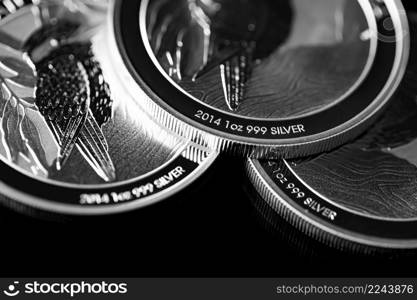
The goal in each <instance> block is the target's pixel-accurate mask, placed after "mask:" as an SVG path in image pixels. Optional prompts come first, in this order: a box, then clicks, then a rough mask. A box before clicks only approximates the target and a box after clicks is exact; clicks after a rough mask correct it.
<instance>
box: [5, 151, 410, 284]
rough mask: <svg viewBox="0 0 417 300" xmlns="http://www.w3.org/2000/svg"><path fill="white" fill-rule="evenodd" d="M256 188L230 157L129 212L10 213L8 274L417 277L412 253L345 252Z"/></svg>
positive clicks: (8, 222)
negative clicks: (274, 208) (321, 240)
mask: <svg viewBox="0 0 417 300" xmlns="http://www.w3.org/2000/svg"><path fill="white" fill-rule="evenodd" d="M231 169H234V174H236V175H235V177H233V176H231V175H229V174H230V170H231ZM247 186H250V185H249V183H248V182H247V180H246V179H245V176H244V168H243V166H242V162H241V160H240V159H233V158H230V157H222V158H220V160H219V161H218V163H217V164H216V165H215V166H214V167H213V168H212V169H211V171H210V172H209V173H208V174H206V175H205V176H203V178H202V179H200V180H199V181H198V182H197V184H194V185H193V186H192V187H191V188H190V189H188V190H186V191H185V192H183V193H181V194H179V195H177V196H175V197H174V198H172V199H170V200H168V201H165V202H163V203H161V204H157V205H155V206H152V207H149V208H146V209H143V210H140V211H137V212H132V213H130V214H127V215H126V214H125V215H119V216H113V217H105V218H84V219H68V218H54V217H51V216H45V215H44V216H38V217H37V218H33V217H27V216H24V215H21V214H17V213H15V212H11V211H9V210H7V209H4V208H2V209H1V210H0V227H1V238H2V242H1V250H0V253H1V265H2V266H1V268H0V276H6V275H7V276H22V275H25V276H161V277H163V276H273V277H274V276H284V277H289V276H380V275H386V276H393V275H398V276H412V275H414V276H416V275H417V269H416V268H415V265H416V264H417V259H415V258H412V257H410V255H409V254H406V255H403V256H401V257H400V258H398V257H396V255H387V256H385V257H384V256H380V257H379V258H369V257H360V256H354V255H348V254H342V253H339V252H336V251H334V250H330V249H329V248H327V247H325V246H323V245H321V244H318V243H317V242H315V241H313V240H310V239H308V238H306V237H304V236H303V235H300V234H299V233H298V232H297V231H296V230H294V229H293V228H291V227H290V226H288V225H286V224H285V223H280V219H279V218H278V217H277V216H276V215H274V214H273V213H272V212H271V211H268V210H265V207H263V205H262V202H259V201H258V200H257V198H256V195H255V194H254V192H253V190H252V189H251V188H247ZM265 216H267V218H265ZM47 219H49V220H47Z"/></svg>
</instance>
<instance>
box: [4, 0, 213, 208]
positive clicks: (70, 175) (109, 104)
mask: <svg viewBox="0 0 417 300" xmlns="http://www.w3.org/2000/svg"><path fill="white" fill-rule="evenodd" d="M93 2H95V1H77V0H73V1H41V2H40V3H37V4H31V5H28V6H25V7H23V8H20V9H17V10H16V11H14V12H12V13H11V14H9V15H7V16H6V17H4V18H3V19H2V20H0V87H1V90H0V96H1V97H0V111H1V113H2V114H1V115H0V161H1V162H0V164H1V168H2V172H1V174H0V191H1V193H3V194H4V195H5V196H7V197H9V198H12V199H14V200H17V201H19V202H21V203H23V204H25V205H29V206H32V207H35V208H39V209H44V210H49V211H54V212H59V213H68V214H102V213H114V212H121V211H125V210H129V209H134V208H138V207H142V206H145V205H149V204H151V203H155V202H157V201H159V200H162V199H164V198H167V197H169V196H170V195H172V194H174V193H175V192H177V191H179V190H181V189H183V188H184V187H185V186H187V185H188V184H190V183H191V182H192V181H193V180H195V179H196V178H197V177H198V176H199V175H200V174H202V173H203V172H204V171H205V170H206V168H208V167H209V166H210V164H211V163H212V162H213V161H214V159H215V158H216V156H217V154H216V153H215V152H213V151H210V150H209V149H207V148H205V147H202V146H199V145H196V144H194V143H192V142H189V141H187V140H185V139H183V138H181V137H179V136H177V135H175V134H173V133H172V132H170V131H168V130H166V129H165V128H163V127H161V126H159V125H158V124H156V123H155V122H154V120H153V119H152V118H151V117H150V116H148V115H147V114H146V113H145V112H144V111H143V110H141V108H140V106H139V105H138V102H140V101H144V100H143V98H146V97H147V96H146V95H145V93H144V92H143V91H142V90H141V89H140V88H138V87H137V85H136V84H134V83H133V84H134V86H135V87H136V88H130V87H129V88H127V86H129V85H131V84H132V82H131V81H129V80H126V78H125V76H124V75H123V74H124V72H127V71H124V65H123V64H121V63H120V62H119V61H118V60H117V57H115V56H114V55H113V53H112V52H111V50H110V49H111V47H110V44H109V43H110V42H109V39H108V26H107V9H103V8H106V7H105V6H104V5H98V6H97V5H94V3H93ZM127 91H129V92H127Z"/></svg>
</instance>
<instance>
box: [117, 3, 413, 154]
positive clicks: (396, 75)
mask: <svg viewBox="0 0 417 300" xmlns="http://www.w3.org/2000/svg"><path fill="white" fill-rule="evenodd" d="M141 1H142V0H130V1H127V0H120V1H114V0H113V2H112V4H111V8H110V9H111V11H112V16H113V18H112V20H113V21H112V24H111V25H112V30H111V31H112V36H113V38H114V39H115V40H116V44H117V49H118V51H119V52H120V54H121V56H122V57H123V60H124V62H125V64H126V65H127V66H128V68H129V71H130V74H131V76H132V77H133V78H134V79H135V81H136V82H137V83H138V84H139V85H140V86H141V87H142V88H143V89H144V90H145V91H146V92H147V93H148V95H149V96H150V99H149V100H151V101H147V102H146V103H144V105H145V107H146V109H147V110H148V111H150V112H151V113H152V115H154V116H155V117H156V118H157V120H158V121H159V122H160V123H162V124H163V125H165V126H167V127H169V128H170V129H172V130H173V131H175V132H177V133H178V134H180V135H183V136H186V137H187V138H191V139H194V140H196V141H197V142H198V143H207V144H208V145H209V146H210V147H211V148H213V149H215V150H218V151H224V150H229V151H230V150H231V151H237V152H238V153H239V154H246V155H247V154H251V155H252V156H253V157H263V156H265V155H266V153H268V152H270V151H271V150H272V149H273V150H275V151H273V152H272V153H270V154H271V155H273V156H276V157H278V156H285V157H294V156H298V155H306V154H311V153H313V152H314V153H315V152H319V151H323V150H327V149H330V148H332V147H334V146H337V145H340V144H341V143H342V142H345V141H347V140H349V139H351V138H353V137H354V136H357V135H358V134H359V133H360V132H362V131H363V130H364V129H365V128H366V127H367V126H368V125H369V123H370V122H372V121H373V120H374V118H375V117H376V116H377V115H378V113H380V111H381V109H382V108H383V107H385V106H386V104H387V102H388V100H389V99H390V98H391V96H392V94H393V93H394V91H395V90H396V89H397V87H398V85H399V83H400V81H401V79H402V77H403V75H404V71H405V67H406V62H407V60H408V51H409V37H408V22H407V20H406V17H405V16H404V15H402V14H401V13H400V12H401V11H403V7H402V5H401V2H400V1H399V0H393V1H388V3H387V6H388V7H389V8H390V11H391V12H392V11H393V10H395V12H396V16H393V17H394V21H396V22H394V23H395V25H396V26H395V28H396V33H398V32H401V33H402V34H403V38H402V39H401V41H400V42H398V41H397V42H396V43H393V44H394V45H395V57H394V59H393V66H392V67H390V69H389V72H390V75H389V76H388V80H387V81H384V87H383V88H382V89H381V90H378V96H377V97H376V98H373V99H370V105H369V106H367V107H366V108H365V109H364V110H362V111H361V112H360V113H359V114H356V115H355V116H354V117H352V118H350V119H349V120H348V121H346V122H344V123H342V124H341V125H339V126H335V127H332V128H331V129H330V130H327V131H323V130H318V132H319V133H318V134H310V135H307V136H304V137H294V138H288V136H286V138H281V139H280V138H276V137H274V138H271V139H265V138H262V139H259V138H254V137H244V136H242V135H236V134H231V133H227V132H225V131H223V130H218V129H213V128H212V127H209V126H207V125H205V124H204V123H202V122H198V121H196V120H195V119H194V118H193V117H192V113H191V115H190V114H184V113H182V112H179V110H178V109H176V108H173V107H172V105H171V104H172V103H170V104H168V103H167V102H174V103H176V104H175V105H180V102H183V103H184V101H176V100H177V99H176V98H175V97H173V95H174V94H175V89H174V87H173V86H172V85H171V84H170V83H169V82H168V81H167V80H166V79H164V78H163V79H164V80H161V81H160V82H158V89H157V90H158V91H157V90H156V88H152V87H151V85H150V84H149V82H150V81H149V80H147V81H145V79H144V78H143V77H147V76H149V74H150V73H152V74H153V73H154V72H155V71H156V72H157V74H153V75H152V76H157V77H163V75H162V74H160V72H159V71H158V70H156V68H155V66H154V64H153V62H151V63H150V64H149V62H146V61H147V60H150V57H149V55H148V53H147V51H146V49H145V51H144V52H142V51H141V52H140V53H141V54H143V55H139V54H138V53H139V52H138V51H137V49H139V48H140V47H141V46H142V48H144V43H143V40H142V39H141V37H140V35H139V33H140V28H139V26H140V25H139V21H138V20H139V14H140V11H139V7H140V3H141ZM386 1H387V0H385V2H386ZM385 2H384V3H385ZM122 13H123V17H120V16H121V14H122ZM136 20H137V21H136ZM135 33H136V34H135ZM132 36H137V37H138V38H132ZM128 37H130V38H128ZM379 48H381V47H379ZM129 53H135V54H136V57H133V56H132V55H129ZM383 61H386V59H384V60H383ZM135 65H136V66H141V67H136V66H135ZM146 66H153V67H152V68H149V67H146ZM157 77H155V78H157ZM161 82H162V85H160V83H161ZM151 84H152V83H151ZM177 92H180V91H178V90H177ZM157 93H167V96H166V97H165V98H164V99H165V100H163V98H161V97H159V96H158V95H157ZM180 93H181V92H180ZM174 98H175V99H174ZM175 101H176V102H175ZM190 101H191V100H190ZM190 101H188V102H185V103H186V104H183V107H184V108H186V107H188V108H189V107H190V105H196V107H202V106H201V105H200V104H198V103H195V102H190ZM151 102H152V103H151ZM343 102H345V101H343ZM203 107H204V109H202V110H203V111H207V110H210V108H209V107H207V105H205V106H203ZM196 110H198V109H196ZM343 111H344V112H349V109H346V110H343ZM213 115H214V116H216V117H215V118H217V116H219V117H220V115H221V114H217V113H215V114H213ZM333 118H335V120H336V121H337V120H340V119H341V118H340V115H334V116H333ZM223 119H231V117H230V116H227V118H223ZM236 119H237V120H244V119H245V118H239V117H237V116H236ZM320 119H321V120H323V117H320ZM327 120H328V118H327ZM267 122H272V123H273V125H274V126H280V125H294V124H302V123H303V122H300V121H297V122H289V121H285V122H284V123H280V124H279V123H277V122H275V121H267ZM236 123H237V124H243V121H242V122H241V121H239V122H236ZM315 124H316V125H324V126H326V125H328V124H329V122H315ZM260 126H262V124H261V125H260ZM272 127H273V126H272ZM274 154H276V155H274Z"/></svg>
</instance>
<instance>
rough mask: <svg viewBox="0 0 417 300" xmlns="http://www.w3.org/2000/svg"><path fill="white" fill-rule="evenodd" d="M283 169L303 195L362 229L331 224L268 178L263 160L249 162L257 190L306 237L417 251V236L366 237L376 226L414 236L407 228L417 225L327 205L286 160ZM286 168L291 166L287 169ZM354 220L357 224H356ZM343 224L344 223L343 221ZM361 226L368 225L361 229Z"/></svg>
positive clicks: (253, 182)
mask: <svg viewBox="0 0 417 300" xmlns="http://www.w3.org/2000/svg"><path fill="white" fill-rule="evenodd" d="M276 162H277V163H278V164H279V165H280V166H284V169H283V172H284V173H288V174H289V176H291V180H292V181H291V182H293V181H294V182H293V183H294V184H295V185H296V186H297V187H299V188H300V189H301V190H303V191H307V192H308V193H310V194H313V195H314V199H313V200H317V201H320V202H321V203H326V204H327V206H328V207H330V208H331V209H332V210H334V211H336V212H337V213H339V214H341V215H342V219H343V218H344V219H347V220H348V221H349V226H353V227H354V226H356V225H357V226H358V228H357V230H356V231H354V230H352V229H346V228H345V227H343V223H342V222H341V223H339V221H337V223H336V222H334V223H331V222H330V221H329V220H328V219H326V218H325V217H323V216H320V215H319V214H314V213H313V212H312V211H311V210H307V208H306V207H305V206H302V205H301V204H299V203H298V202H297V200H296V199H293V198H291V197H290V196H289V194H288V193H285V192H284V191H283V190H282V189H281V188H280V187H279V186H278V183H276V182H275V181H274V180H273V179H272V178H271V176H269V175H268V173H267V171H266V170H265V168H264V167H263V166H262V165H261V162H260V161H259V160H254V159H249V158H248V159H247V162H246V170H247V173H248V176H249V178H250V181H251V182H252V184H253V185H254V187H255V189H256V190H257V191H258V193H259V194H260V195H261V196H262V198H263V199H264V200H265V201H266V202H267V203H268V205H269V206H270V207H271V208H272V209H273V210H275V211H276V212H277V213H278V214H280V215H281V216H283V217H284V218H285V219H286V220H287V221H288V222H290V223H291V224H292V225H293V226H295V227H297V228H298V229H299V230H301V231H302V232H304V233H305V234H307V235H309V236H311V237H313V238H316V239H320V240H325V241H328V242H330V243H332V244H334V245H340V244H346V242H348V243H354V244H360V245H366V246H370V247H376V248H384V249H415V248H417V232H416V233H415V237H414V238H413V237H411V238H409V239H405V238H398V239H396V238H394V237H390V238H386V237H381V236H375V235H372V234H371V233H368V234H367V233H366V232H365V231H366V230H368V229H369V230H372V228H373V226H377V228H383V230H385V231H386V233H389V234H390V235H393V234H394V235H395V232H393V231H392V230H393V229H394V228H395V227H396V226H397V227H399V228H398V229H397V232H398V233H401V234H413V232H412V231H410V230H408V231H407V232H404V228H415V227H416V226H417V221H413V220H410V221H408V220H404V221H391V220H382V219H377V218H372V217H368V218H367V217H365V216H364V215H360V214H354V213H353V212H352V211H350V210H348V209H343V208H342V207H340V206H336V205H334V204H333V203H330V202H328V201H327V199H326V198H325V197H323V196H321V195H320V193H317V192H315V191H314V189H312V188H310V187H308V186H307V185H306V184H304V183H303V182H302V181H301V180H299V178H298V176H297V175H296V174H295V173H294V171H293V170H292V169H291V168H290V167H288V163H287V162H286V161H285V160H279V161H276ZM285 166H287V167H286V168H285ZM352 220H353V222H352ZM357 220H361V221H360V222H361V223H359V222H358V223H356V221H357ZM341 221H343V220H341ZM360 225H365V226H364V227H360Z"/></svg>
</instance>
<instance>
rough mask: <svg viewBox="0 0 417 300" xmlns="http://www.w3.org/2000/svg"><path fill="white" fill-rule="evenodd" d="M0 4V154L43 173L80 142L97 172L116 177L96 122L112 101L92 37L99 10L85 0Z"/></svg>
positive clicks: (60, 163) (100, 16)
mask: <svg viewBox="0 0 417 300" xmlns="http://www.w3.org/2000/svg"><path fill="white" fill-rule="evenodd" d="M32 2H33V3H34V4H31V5H28V7H26V8H22V11H21V12H22V13H19V12H18V13H16V14H13V12H14V11H15V10H17V9H18V8H20V7H23V6H24V5H25V4H29V3H32ZM37 3H39V4H37ZM0 4H1V5H0V14H1V18H0V92H1V93H0V96H1V97H0V100H1V101H0V112H1V115H0V116H1V118H0V120H1V125H2V126H1V130H0V154H1V155H3V156H4V157H5V158H6V159H7V160H8V161H10V162H12V163H13V164H14V165H17V166H19V167H20V168H23V169H24V170H25V171H27V172H29V173H31V174H33V175H35V176H38V177H44V178H47V177H50V176H51V173H50V171H53V170H58V171H60V170H62V168H63V167H64V165H65V163H66V162H67V161H68V159H69V157H70V156H71V154H72V153H74V149H78V151H79V153H80V154H81V155H82V157H83V158H84V159H85V161H86V162H88V164H89V165H90V166H91V168H92V169H93V170H94V171H95V173H96V174H97V175H98V176H99V177H101V178H102V179H103V180H104V181H107V182H108V181H114V180H115V179H116V172H115V167H114V164H113V162H112V159H111V158H110V155H109V151H108V150H109V149H108V144H107V141H106V138H105V136H104V134H103V131H102V128H101V127H102V126H103V125H104V124H105V123H106V122H108V121H109V119H110V118H111V115H112V103H113V102H112V100H111V97H110V91H109V87H108V85H107V83H106V82H105V80H104V76H103V74H102V70H101V68H100V65H99V63H98V62H97V61H96V60H95V58H94V55H93V52H92V48H91V42H90V38H91V35H92V34H94V32H95V30H96V28H98V25H99V24H101V22H102V20H103V19H105V18H103V16H105V14H103V13H102V12H101V11H97V10H96V9H95V8H94V7H93V8H89V7H87V6H86V5H84V4H83V0H73V1H68V2H67V1H65V3H64V2H63V1H53V0H50V1H29V0H28V1H26V0H25V1H16V0H13V1H12V0H10V1H2V2H0ZM35 4H36V5H35ZM64 4H68V5H69V6H70V8H68V7H67V6H65V5H64ZM3 14H4V15H3ZM87 15H88V18H87V17H86V16H87ZM17 26H18V27H17ZM16 28H19V30H16Z"/></svg>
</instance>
